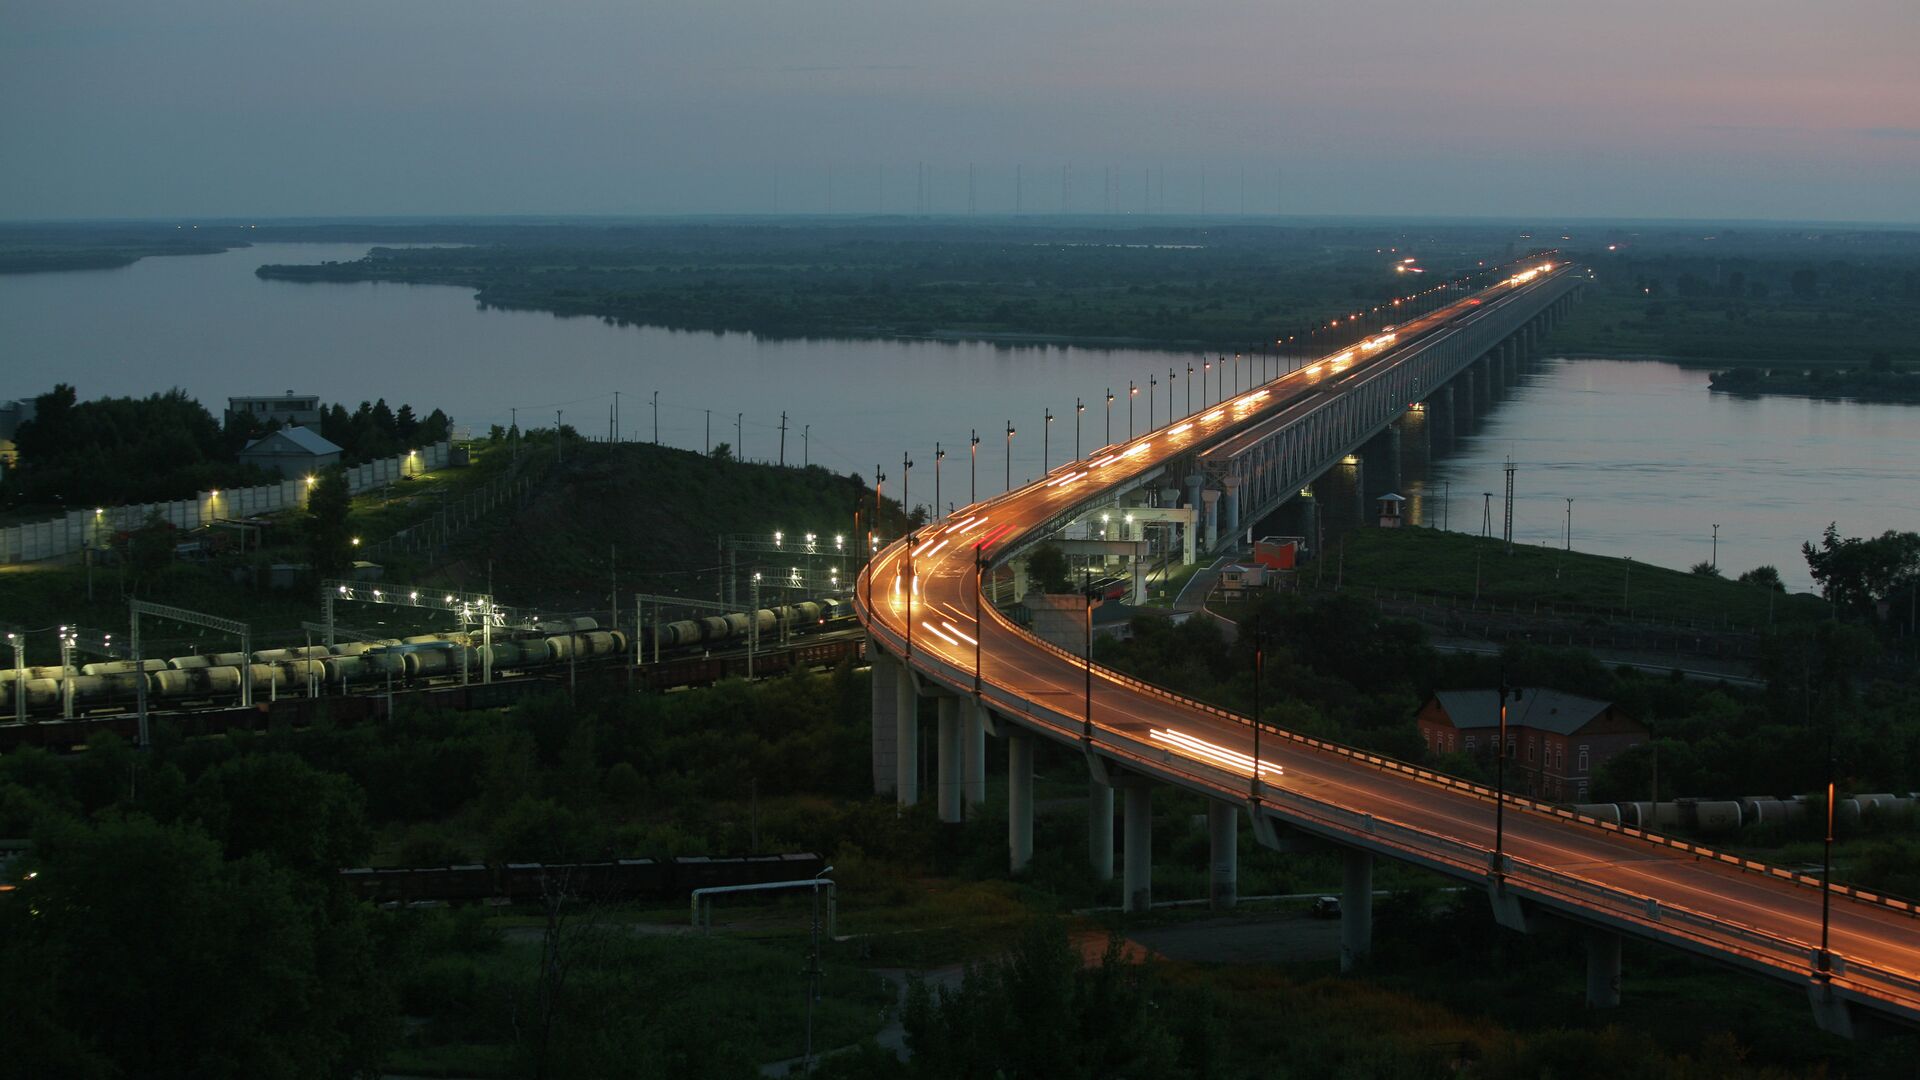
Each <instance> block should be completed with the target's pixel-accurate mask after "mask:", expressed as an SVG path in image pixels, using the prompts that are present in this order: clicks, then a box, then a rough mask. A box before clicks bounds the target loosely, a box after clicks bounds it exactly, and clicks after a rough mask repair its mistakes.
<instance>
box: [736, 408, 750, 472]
mask: <svg viewBox="0 0 1920 1080" xmlns="http://www.w3.org/2000/svg"><path fill="white" fill-rule="evenodd" d="M746 448H747V414H746V413H734V414H733V460H735V461H745V460H747V454H746Z"/></svg>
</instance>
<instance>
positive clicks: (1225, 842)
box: [1207, 801, 1240, 911]
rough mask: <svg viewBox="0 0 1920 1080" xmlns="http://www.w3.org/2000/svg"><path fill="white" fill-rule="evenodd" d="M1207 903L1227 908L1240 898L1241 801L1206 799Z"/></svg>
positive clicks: (1218, 908) (1216, 909)
mask: <svg viewBox="0 0 1920 1080" xmlns="http://www.w3.org/2000/svg"><path fill="white" fill-rule="evenodd" d="M1207 855H1208V860H1207V861H1208V875H1207V906H1208V907H1210V908H1212V909H1213V910H1215V911H1227V910H1229V909H1231V908H1232V907H1233V906H1234V905H1235V904H1238V903H1239V902H1240V805H1239V804H1238V803H1229V802H1219V801H1213V802H1209V803H1207Z"/></svg>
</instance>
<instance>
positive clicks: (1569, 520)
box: [1566, 495, 1573, 552]
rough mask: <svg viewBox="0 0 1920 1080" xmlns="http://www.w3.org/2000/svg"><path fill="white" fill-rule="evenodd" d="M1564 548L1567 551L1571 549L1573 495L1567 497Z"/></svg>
mask: <svg viewBox="0 0 1920 1080" xmlns="http://www.w3.org/2000/svg"><path fill="white" fill-rule="evenodd" d="M1566 550H1567V551H1569V552H1571V551H1572V550H1573V497H1572V496H1571V495H1569V496H1568V497H1567V547H1566Z"/></svg>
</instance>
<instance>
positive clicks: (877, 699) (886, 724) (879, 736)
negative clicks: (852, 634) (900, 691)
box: [867, 638, 905, 795]
mask: <svg viewBox="0 0 1920 1080" xmlns="http://www.w3.org/2000/svg"><path fill="white" fill-rule="evenodd" d="M867 656H868V657H870V658H871V663H872V668H871V680H870V681H871V684H872V689H873V735H872V744H871V745H872V756H873V793H874V794H875V795H886V794H890V793H891V792H892V791H893V787H894V782H895V780H896V776H895V769H896V768H897V765H896V761H897V759H898V758H899V756H900V743H899V731H898V729H897V727H896V724H895V721H894V712H893V710H894V705H895V703H896V701H897V699H896V697H895V690H894V685H895V684H896V683H897V682H898V681H899V680H900V679H901V677H902V676H903V675H904V674H905V673H904V672H903V671H902V670H901V666H900V662H899V661H898V660H895V659H894V658H893V657H891V656H888V655H887V654H886V653H884V652H882V651H881V650H880V646H879V645H878V644H877V643H875V642H874V640H873V639H872V638H868V639H867Z"/></svg>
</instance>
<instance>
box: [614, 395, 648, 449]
mask: <svg viewBox="0 0 1920 1080" xmlns="http://www.w3.org/2000/svg"><path fill="white" fill-rule="evenodd" d="M653 414H654V415H655V416H659V415H660V408H659V405H658V404H656V405H655V406H654V412H653ZM607 419H608V420H610V421H612V423H611V425H610V426H611V427H612V428H613V430H611V431H609V432H607V441H609V442H619V441H620V391H618V390H615V391H614V392H613V415H612V416H609V417H608V418H607ZM653 441H654V442H659V441H660V439H659V437H658V429H657V428H656V430H655V438H654V440H653Z"/></svg>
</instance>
